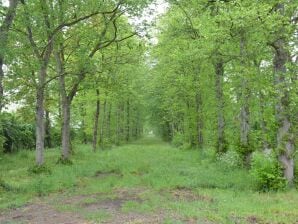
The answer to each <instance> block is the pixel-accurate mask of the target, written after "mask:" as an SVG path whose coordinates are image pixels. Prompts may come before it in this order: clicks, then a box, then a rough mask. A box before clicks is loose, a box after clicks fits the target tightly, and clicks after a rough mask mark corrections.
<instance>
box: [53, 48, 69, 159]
mask: <svg viewBox="0 0 298 224" xmlns="http://www.w3.org/2000/svg"><path fill="white" fill-rule="evenodd" d="M61 49H62V48H60V50H61ZM55 59H56V69H57V74H58V75H59V85H60V88H59V89H60V96H61V112H62V125H61V137H62V138H61V145H62V149H61V155H62V160H69V158H70V151H71V148H70V106H71V98H69V97H68V96H67V93H66V87H65V74H64V73H65V71H64V64H63V55H62V52H60V53H59V52H58V51H55Z"/></svg>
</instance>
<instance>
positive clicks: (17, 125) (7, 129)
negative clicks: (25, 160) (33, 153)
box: [0, 113, 35, 153]
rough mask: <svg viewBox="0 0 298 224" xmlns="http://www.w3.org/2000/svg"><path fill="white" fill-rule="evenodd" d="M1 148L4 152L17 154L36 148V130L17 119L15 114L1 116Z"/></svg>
mask: <svg viewBox="0 0 298 224" xmlns="http://www.w3.org/2000/svg"><path fill="white" fill-rule="evenodd" d="M0 129H1V131H0V136H1V137H0V144H1V146H0V148H1V149H2V151H3V152H10V153H11V152H15V151H18V150H20V149H30V148H34V147H35V135H34V133H35V128H34V125H32V124H25V123H22V122H20V121H18V120H17V119H16V117H15V116H14V115H13V114H9V113H3V114H1V122H0Z"/></svg>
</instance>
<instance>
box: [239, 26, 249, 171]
mask: <svg viewBox="0 0 298 224" xmlns="http://www.w3.org/2000/svg"><path fill="white" fill-rule="evenodd" d="M240 57H241V59H240V64H241V67H242V69H241V71H242V74H240V75H241V88H240V91H241V94H240V147H241V148H242V150H243V152H244V155H245V163H246V165H249V164H250V160H251V158H250V157H251V151H250V148H249V132H250V110H249V95H250V93H249V91H250V90H249V86H248V80H247V71H246V70H245V69H246V68H248V67H249V64H248V63H247V62H246V61H247V60H248V58H247V54H246V39H245V34H244V31H241V32H240Z"/></svg>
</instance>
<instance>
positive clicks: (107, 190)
mask: <svg viewBox="0 0 298 224" xmlns="http://www.w3.org/2000/svg"><path fill="white" fill-rule="evenodd" d="M58 157H59V151H58V149H52V150H48V151H47V153H46V161H47V166H48V167H49V168H50V170H51V173H50V174H31V173H29V172H28V169H29V168H30V167H32V166H33V162H34V152H25V151H23V152H20V153H18V154H16V155H2V156H1V157H0V172H1V173H0V178H1V183H0V185H1V186H0V223H26V220H27V219H26V217H25V216H22V215H20V217H21V218H19V219H16V220H14V219H13V217H11V211H12V209H13V208H14V209H15V208H21V209H22V208H24V207H22V206H27V208H28V209H29V208H31V209H32V210H34V206H35V205H40V204H42V206H47V209H46V211H47V212H48V213H46V214H45V216H46V215H47V214H48V215H50V214H49V211H50V209H53V210H55V211H58V212H61V213H65V214H76V215H78V216H79V218H80V220H86V222H88V221H89V222H90V223H291V224H292V223H298V194H297V191H295V190H290V191H285V192H275V193H274V192H271V193H258V192H257V191H255V190H254V188H255V183H254V179H253V178H252V177H251V176H250V175H249V173H248V172H247V171H245V170H242V169H239V168H238V169H232V168H229V167H227V166H224V165H223V164H221V163H220V162H218V161H216V160H215V159H214V157H213V156H212V155H211V154H210V153H208V150H207V151H205V152H199V151H198V150H188V151H183V150H178V149H175V148H173V147H172V146H170V145H168V144H166V143H163V142H161V141H159V140H158V139H154V138H146V139H143V140H140V141H137V142H135V143H132V144H129V145H125V146H121V147H117V148H114V149H112V150H106V151H100V152H97V153H92V151H91V147H89V146H78V147H76V148H75V154H74V156H73V165H57V164H56V163H55V162H56V161H57V159H58ZM30 206H31V207H30ZM39 207H40V206H39ZM49 208H50V209H49ZM20 211H21V210H19V211H18V212H20ZM33 216H34V215H33ZM1 217H2V219H1ZM22 217H23V219H22ZM68 217H69V215H68ZM12 220H14V221H12ZM27 221H28V220H27ZM57 222H58V221H57ZM31 223H34V222H33V221H32V222H31ZM45 223H47V222H45ZM48 223H50V222H48ZM77 223H80V221H78V222H77Z"/></svg>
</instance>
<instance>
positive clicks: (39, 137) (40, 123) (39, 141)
mask: <svg viewBox="0 0 298 224" xmlns="http://www.w3.org/2000/svg"><path fill="white" fill-rule="evenodd" d="M46 74H47V67H46V65H44V64H43V65H42V67H41V69H40V71H39V78H38V83H39V86H38V88H37V90H36V163H37V165H38V166H41V165H43V163H44V135H45V133H44V132H45V128H44V124H45V123H44V83H45V79H46Z"/></svg>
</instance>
